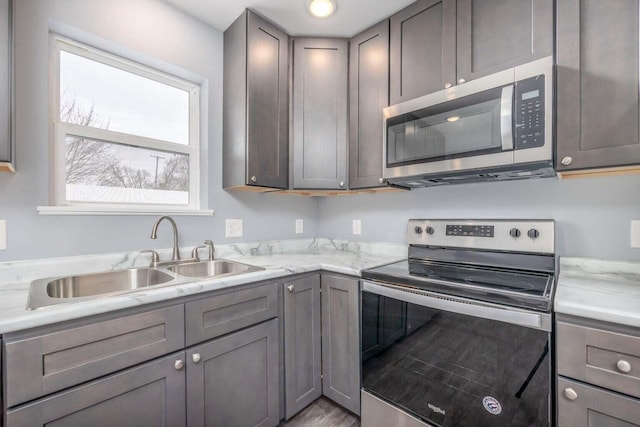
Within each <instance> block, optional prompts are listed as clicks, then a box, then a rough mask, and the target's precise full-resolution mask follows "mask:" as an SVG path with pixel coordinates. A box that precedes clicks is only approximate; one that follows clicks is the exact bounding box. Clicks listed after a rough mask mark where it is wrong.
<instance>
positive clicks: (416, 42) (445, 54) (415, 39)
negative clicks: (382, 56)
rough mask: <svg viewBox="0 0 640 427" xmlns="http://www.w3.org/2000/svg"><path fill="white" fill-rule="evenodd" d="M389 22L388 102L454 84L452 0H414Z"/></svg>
mask: <svg viewBox="0 0 640 427" xmlns="http://www.w3.org/2000/svg"><path fill="white" fill-rule="evenodd" d="M390 24H391V32H390V43H391V44H390V52H389V55H390V58H389V59H390V73H391V74H390V85H389V87H390V95H389V96H390V102H391V104H397V103H399V102H403V101H407V100H409V99H413V98H417V97H419V96H422V95H426V94H428V93H431V92H435V91H437V90H440V89H444V88H445V86H446V85H447V84H455V78H456V3H455V0H418V1H417V2H415V3H414V4H412V5H411V6H409V7H406V8H405V9H403V10H401V11H400V12H398V13H396V14H395V15H393V16H392V17H391V18H390Z"/></svg>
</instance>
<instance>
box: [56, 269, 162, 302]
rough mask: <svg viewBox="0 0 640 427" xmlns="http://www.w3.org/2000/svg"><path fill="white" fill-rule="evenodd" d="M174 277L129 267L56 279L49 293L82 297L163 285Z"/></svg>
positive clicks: (155, 271)
mask: <svg viewBox="0 0 640 427" xmlns="http://www.w3.org/2000/svg"><path fill="white" fill-rule="evenodd" d="M173 279H174V277H173V276H172V275H171V274H168V273H165V272H164V271H161V270H157V269H153V268H129V269H127V270H116V271H107V272H104V273H94V274H83V275H80V276H70V277H62V278H60V279H55V280H52V281H50V282H49V283H47V295H48V296H49V297H51V298H82V297H89V296H94V295H101V294H107V293H111V292H121V291H130V290H135V289H140V288H146V287H149V286H155V285H161V284H163V283H167V282H170V281H171V280H173Z"/></svg>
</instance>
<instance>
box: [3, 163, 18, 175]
mask: <svg viewBox="0 0 640 427" xmlns="http://www.w3.org/2000/svg"><path fill="white" fill-rule="evenodd" d="M15 171H16V168H15V167H14V166H13V163H6V162H0V172H14V173H15Z"/></svg>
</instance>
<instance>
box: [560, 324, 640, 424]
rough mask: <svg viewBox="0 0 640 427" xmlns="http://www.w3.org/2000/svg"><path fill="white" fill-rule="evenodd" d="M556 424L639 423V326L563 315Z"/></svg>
mask: <svg viewBox="0 0 640 427" xmlns="http://www.w3.org/2000/svg"><path fill="white" fill-rule="evenodd" d="M556 341H557V345H556V352H557V356H556V361H557V369H556V370H557V373H558V378H557V381H558V382H557V385H558V388H557V390H558V392H557V395H558V397H557V410H558V417H557V419H558V427H570V426H571V427H573V426H598V427H603V426H604V427H631V426H640V334H639V333H638V330H637V328H634V327H631V326H625V325H616V324H611V323H604V322H598V321H594V320H589V319H582V318H577V317H569V316H564V315H562V314H559V315H558V316H557V321H556Z"/></svg>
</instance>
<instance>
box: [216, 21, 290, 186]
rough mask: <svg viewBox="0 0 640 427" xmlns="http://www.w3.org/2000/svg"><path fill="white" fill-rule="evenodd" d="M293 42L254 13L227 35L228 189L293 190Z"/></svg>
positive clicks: (225, 117)
mask: <svg viewBox="0 0 640 427" xmlns="http://www.w3.org/2000/svg"><path fill="white" fill-rule="evenodd" d="M288 39H289V37H288V36H287V34H286V33H285V32H284V31H282V30H281V29H279V28H278V27H276V26H275V25H273V24H272V23H270V22H268V21H267V20H266V19H264V18H262V17H261V16H259V15H258V14H256V13H255V12H253V11H251V10H246V11H245V12H244V13H243V14H242V15H241V16H240V17H239V18H238V19H237V20H236V21H235V22H234V23H233V24H231V26H230V27H229V28H228V29H227V30H226V31H225V33H224V100H223V102H224V109H223V159H224V161H223V167H224V171H223V186H224V187H225V188H242V187H244V186H251V187H269V188H282V189H284V188H287V187H288V174H289V172H288V171H289V166H288V163H289V157H288V156H289V154H288V147H289V117H288V114H289V99H288V93H289V91H288V61H289V53H288V49H289V41H288Z"/></svg>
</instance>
